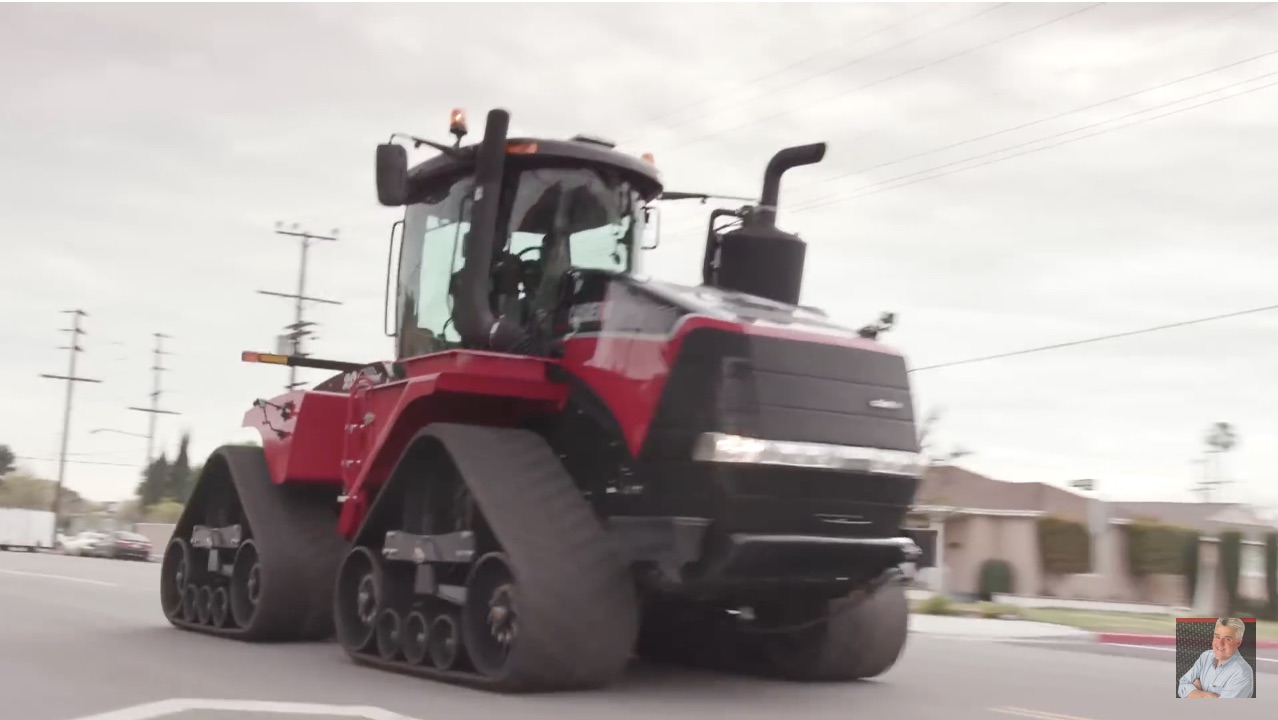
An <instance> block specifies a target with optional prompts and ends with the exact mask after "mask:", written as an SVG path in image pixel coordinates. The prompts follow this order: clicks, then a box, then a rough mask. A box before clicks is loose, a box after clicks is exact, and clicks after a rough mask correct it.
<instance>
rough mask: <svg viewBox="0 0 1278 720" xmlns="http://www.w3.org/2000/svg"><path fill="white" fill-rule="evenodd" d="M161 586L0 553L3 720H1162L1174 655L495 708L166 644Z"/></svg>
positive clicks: (1062, 651)
mask: <svg viewBox="0 0 1278 720" xmlns="http://www.w3.org/2000/svg"><path fill="white" fill-rule="evenodd" d="M158 572H159V564H158V563H138V562H124V561H109V560H98V559H92V558H74V557H64V556H57V555H44V554H22V553H0V617H3V618H4V620H3V622H0V677H2V678H3V680H2V681H0V683H3V685H2V687H3V696H4V705H3V707H4V711H3V713H0V714H3V716H4V717H6V718H13V719H14V720H89V719H90V718H92V719H93V720H147V719H148V718H156V717H173V718H180V719H181V720H259V719H264V718H272V719H279V718H285V717H289V716H290V715H281V714H279V713H280V712H289V713H296V714H293V715H291V716H292V717H307V718H310V717H315V718H319V717H332V716H345V717H366V718H370V719H376V720H391V719H392V718H394V719H396V720H403V718H400V717H399V716H405V717H406V718H416V719H418V720H436V719H439V720H445V719H446V718H450V717H456V718H472V719H474V720H485V719H487V718H500V717H507V716H509V717H517V718H521V719H526V720H558V719H559V718H568V717H572V718H599V719H601V720H603V719H607V720H612V719H614V718H615V719H629V718H635V719H639V718H643V719H644V720H648V719H649V718H652V717H654V716H660V717H664V718H669V719H670V720H684V719H685V718H687V719H691V718H701V717H705V716H707V715H709V714H711V713H721V714H725V715H730V716H731V717H732V718H733V719H734V720H735V719H736V718H760V719H763V718H768V719H774V718H780V717H786V716H788V717H791V718H795V719H796V720H803V719H807V718H811V719H812V720H824V719H825V718H840V719H843V718H849V717H863V718H877V717H883V718H899V719H900V720H933V719H935V720H998V719H999V718H1002V719H1004V720H1006V719H1008V718H1037V720H1109V719H1113V720H1119V719H1122V720H1129V719H1130V718H1133V717H1141V716H1144V715H1145V714H1147V713H1149V712H1150V709H1151V707H1158V708H1160V712H1162V707H1163V703H1164V702H1165V701H1167V700H1171V699H1173V697H1172V692H1173V691H1172V687H1173V680H1174V674H1175V668H1174V665H1173V653H1171V652H1168V651H1165V650H1162V649H1158V648H1132V647H1116V646H1102V645H1097V644H1093V643H1085V642H1038V643H1011V642H998V641H980V640H960V639H943V638H939V637H934V636H926V635H915V636H914V637H912V639H911V643H910V646H909V647H908V648H907V649H906V653H905V657H904V658H903V659H902V660H901V662H900V663H899V664H898V665H897V666H896V667H895V668H894V669H893V670H891V671H890V672H889V673H888V674H886V675H884V676H883V677H881V678H879V679H878V680H876V681H871V682H863V683H854V684H850V685H806V686H805V685H795V684H786V683H771V682H759V681H751V680H748V679H743V678H736V677H730V676H718V675H711V674H703V673H694V672H690V671H686V670H672V669H664V668H652V667H642V666H640V667H636V668H634V670H633V671H632V673H631V675H630V677H629V678H628V679H627V680H625V681H624V682H623V683H621V684H620V685H618V686H616V687H614V688H611V689H608V690H604V691H599V692H592V693H581V694H575V695H551V696H533V697H506V696H497V695H490V694H484V693H479V692H475V691H470V690H465V689H460V688H455V687H449V686H444V685H437V684H432V683H429V682H426V681H421V680H417V679H413V678H408V677H401V676H397V675H392V674H385V673H381V672H378V671H375V670H369V669H364V668H358V667H355V666H353V665H352V664H351V663H350V662H348V661H347V659H346V658H345V656H344V655H343V654H342V653H341V651H340V650H339V649H338V647H337V645H336V644H312V645H273V646H272V645H257V646H246V645H242V644H237V643H234V642H228V641H224V640H217V639H213V638H206V637H201V636H196V635H191V634H187V633H183V632H180V631H177V630H175V629H173V628H172V627H170V626H169V625H168V623H167V622H165V620H164V618H163V616H162V614H161V612H160V609H159V607H158V600H157V597H156V586H157V578H158ZM1262 657H1267V658H1269V659H1267V660H1262V661H1259V662H1258V663H1257V665H1259V666H1261V667H1260V668H1259V671H1260V673H1261V675H1260V679H1259V682H1258V687H1259V696H1260V697H1262V698H1263V697H1265V696H1266V691H1267V685H1268V683H1267V682H1266V680H1269V679H1271V678H1273V676H1274V675H1275V674H1278V658H1275V653H1274V651H1265V652H1264V654H1263V655H1262ZM1275 682H1278V680H1275ZM211 699H216V700H217V702H212V701H211ZM166 701H167V702H166ZM1151 703H1153V704H1152V705H1151ZM308 704H313V705H308ZM319 705H322V706H323V707H320V706H319ZM329 706H356V707H350V708H339V707H329ZM1255 709H1256V710H1257V711H1258V710H1259V708H1255ZM396 713H398V714H399V716H397V715H396ZM1175 714H1176V715H1177V716H1179V714H1180V713H1178V712H1177V713H1175ZM1251 714H1252V713H1250V712H1245V713H1244V716H1250V715H1251ZM1185 715H1186V716H1189V714H1188V713H1187V712H1186V713H1185Z"/></svg>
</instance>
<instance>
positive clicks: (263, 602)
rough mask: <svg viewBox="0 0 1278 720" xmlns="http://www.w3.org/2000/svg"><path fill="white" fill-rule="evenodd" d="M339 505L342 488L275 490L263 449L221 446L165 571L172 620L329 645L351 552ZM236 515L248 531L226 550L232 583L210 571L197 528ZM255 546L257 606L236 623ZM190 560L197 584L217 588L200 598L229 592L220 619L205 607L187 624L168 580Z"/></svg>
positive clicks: (253, 637) (200, 629)
mask: <svg viewBox="0 0 1278 720" xmlns="http://www.w3.org/2000/svg"><path fill="white" fill-rule="evenodd" d="M228 491H233V494H232V493H231V492H228ZM336 500H337V491H336V490H335V489H330V488H320V487H314V486H300V485H299V486H285V485H276V484H275V483H274V482H273V481H272V480H271V476H270V472H269V470H268V468H267V464H266V458H265V455H264V454H263V451H262V448H260V447H253V446H238V445H230V446H224V447H221V448H218V449H217V450H216V451H214V452H213V454H212V455H211V456H210V457H209V459H208V460H207V461H206V463H205V465H204V470H203V472H202V473H201V475H200V479H199V481H198V482H197V484H196V487H195V489H194V490H193V492H192V493H191V499H190V501H189V502H188V503H187V506H186V509H185V511H184V512H183V513H182V517H181V519H179V521H178V523H177V526H176V527H175V528H174V533H173V537H172V539H171V540H170V541H169V545H168V547H167V548H166V551H165V556H164V560H163V563H162V565H161V584H162V587H161V600H162V606H163V609H164V613H165V616H166V617H167V619H168V620H169V622H170V623H171V624H173V625H174V626H175V627H178V628H180V629H182V630H188V631H191V632H197V633H202V634H205V635H213V636H217V637H224V638H230V639H235V640H241V641H253V642H308V641H312V642H313V641H321V640H327V639H330V638H331V637H332V635H333V618H332V604H331V601H330V599H331V597H332V587H333V582H334V578H335V576H336V573H337V567H338V564H339V563H340V562H341V560H342V557H343V556H344V555H345V552H346V550H347V548H348V543H347V542H346V541H345V540H344V539H343V538H342V537H341V536H340V535H339V534H338V533H337V501H336ZM228 508H229V510H228ZM228 514H229V515H233V516H235V521H237V522H238V524H239V525H240V526H241V529H242V531H243V534H242V541H241V542H240V545H239V548H238V550H237V551H225V550H224V551H223V552H224V553H227V554H230V553H231V552H234V553H235V554H234V555H233V556H232V557H234V567H235V575H232V576H229V577H228V576H227V575H226V574H221V573H214V572H210V571H209V570H208V569H207V567H206V566H205V561H206V558H207V556H208V553H209V552H210V551H208V550H202V549H199V548H192V547H191V535H192V530H193V529H194V528H195V526H197V525H205V526H218V525H219V523H225V522H227V520H226V517H227V515H228ZM250 549H251V551H252V552H254V553H255V554H256V560H257V564H258V566H259V571H258V582H257V597H256V603H255V604H254V605H255V607H253V608H252V609H251V611H250V612H247V613H244V612H241V613H239V615H240V618H238V619H237V617H236V613H234V612H232V610H231V606H232V605H233V604H234V603H233V602H232V597H233V596H234V594H235V592H236V587H235V586H236V583H237V582H240V583H241V588H242V582H243V579H244V578H243V575H244V573H245V571H246V570H247V569H248V568H247V564H246V561H247V560H250V559H251V558H250V557H246V556H247V555H248V554H249V552H250ZM183 556H185V559H186V568H187V578H188V583H191V582H193V583H198V584H199V586H200V587H201V588H208V589H209V593H208V595H207V596H202V597H201V601H207V600H210V599H212V598H213V596H214V593H215V592H216V591H217V589H218V588H222V589H223V592H225V593H227V597H226V598H225V600H226V606H225V612H223V613H221V614H220V616H219V613H217V612H213V611H211V609H210V608H208V607H200V608H199V609H198V610H199V611H198V612H197V613H194V614H195V615H196V617H195V618H194V619H187V618H186V617H184V615H183V610H184V608H183V605H182V604H181V603H180V598H179V603H178V604H176V605H175V604H174V603H173V598H172V585H170V584H169V583H170V582H171V580H172V573H173V571H174V569H175V567H176V565H177V564H178V563H179V562H180V561H181V560H182V559H183ZM230 559H231V558H229V557H228V558H226V560H227V561H229V560H230ZM202 595H203V594H202ZM241 606H243V603H241ZM219 620H220V621H221V623H220V624H219V623H218V621H219ZM239 620H243V621H244V622H243V623H241V622H240V621H239Z"/></svg>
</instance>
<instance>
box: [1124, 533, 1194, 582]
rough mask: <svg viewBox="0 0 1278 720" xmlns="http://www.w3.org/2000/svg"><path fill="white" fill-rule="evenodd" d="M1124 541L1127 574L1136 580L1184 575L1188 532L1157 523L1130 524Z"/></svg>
mask: <svg viewBox="0 0 1278 720" xmlns="http://www.w3.org/2000/svg"><path fill="white" fill-rule="evenodd" d="M1123 531H1124V535H1125V536H1126V538H1127V571H1128V572H1129V573H1131V575H1132V576H1133V577H1135V578H1138V579H1139V578H1142V577H1144V576H1146V575H1182V574H1184V573H1185V560H1186V552H1185V543H1186V542H1187V541H1188V535H1189V533H1190V532H1191V531H1189V530H1188V529H1186V528H1180V527H1177V526H1175V525H1165V524H1163V523H1157V522H1141V521H1138V522H1133V523H1131V524H1130V525H1127V526H1125V527H1124V528H1123Z"/></svg>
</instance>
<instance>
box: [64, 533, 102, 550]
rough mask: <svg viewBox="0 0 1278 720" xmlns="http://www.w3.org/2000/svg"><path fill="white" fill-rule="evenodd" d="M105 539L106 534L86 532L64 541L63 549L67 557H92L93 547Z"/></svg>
mask: <svg viewBox="0 0 1278 720" xmlns="http://www.w3.org/2000/svg"><path fill="white" fill-rule="evenodd" d="M105 537H106V533H100V532H94V531H93V530H85V531H84V532H82V533H79V534H76V535H73V536H71V537H69V538H67V539H66V540H64V541H63V542H62V548H61V549H62V552H64V553H66V554H67V555H82V556H83V555H91V554H92V550H93V547H94V546H95V545H97V544H98V542H100V541H101V540H102V539H103V538H105Z"/></svg>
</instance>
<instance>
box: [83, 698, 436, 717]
mask: <svg viewBox="0 0 1278 720" xmlns="http://www.w3.org/2000/svg"><path fill="white" fill-rule="evenodd" d="M192 710H221V711H224V712H237V713H279V714H281V715H321V716H324V715H326V716H329V717H346V718H363V719H364V720H415V718H411V717H408V716H407V715H400V714H399V713H394V712H391V711H390V710H384V709H382V708H379V707H371V706H368V705H325V704H323V703H302V702H275V701H270V700H215V699H193V698H173V699H170V700H160V701H158V702H150V703H146V704H143V705H134V706H133V707H126V708H121V709H119V710H111V711H109V712H104V713H98V714H96V715H85V716H83V717H78V718H69V719H68V720H155V719H156V718H163V717H168V716H170V715H176V714H178V713H184V712H190V711H192Z"/></svg>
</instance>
